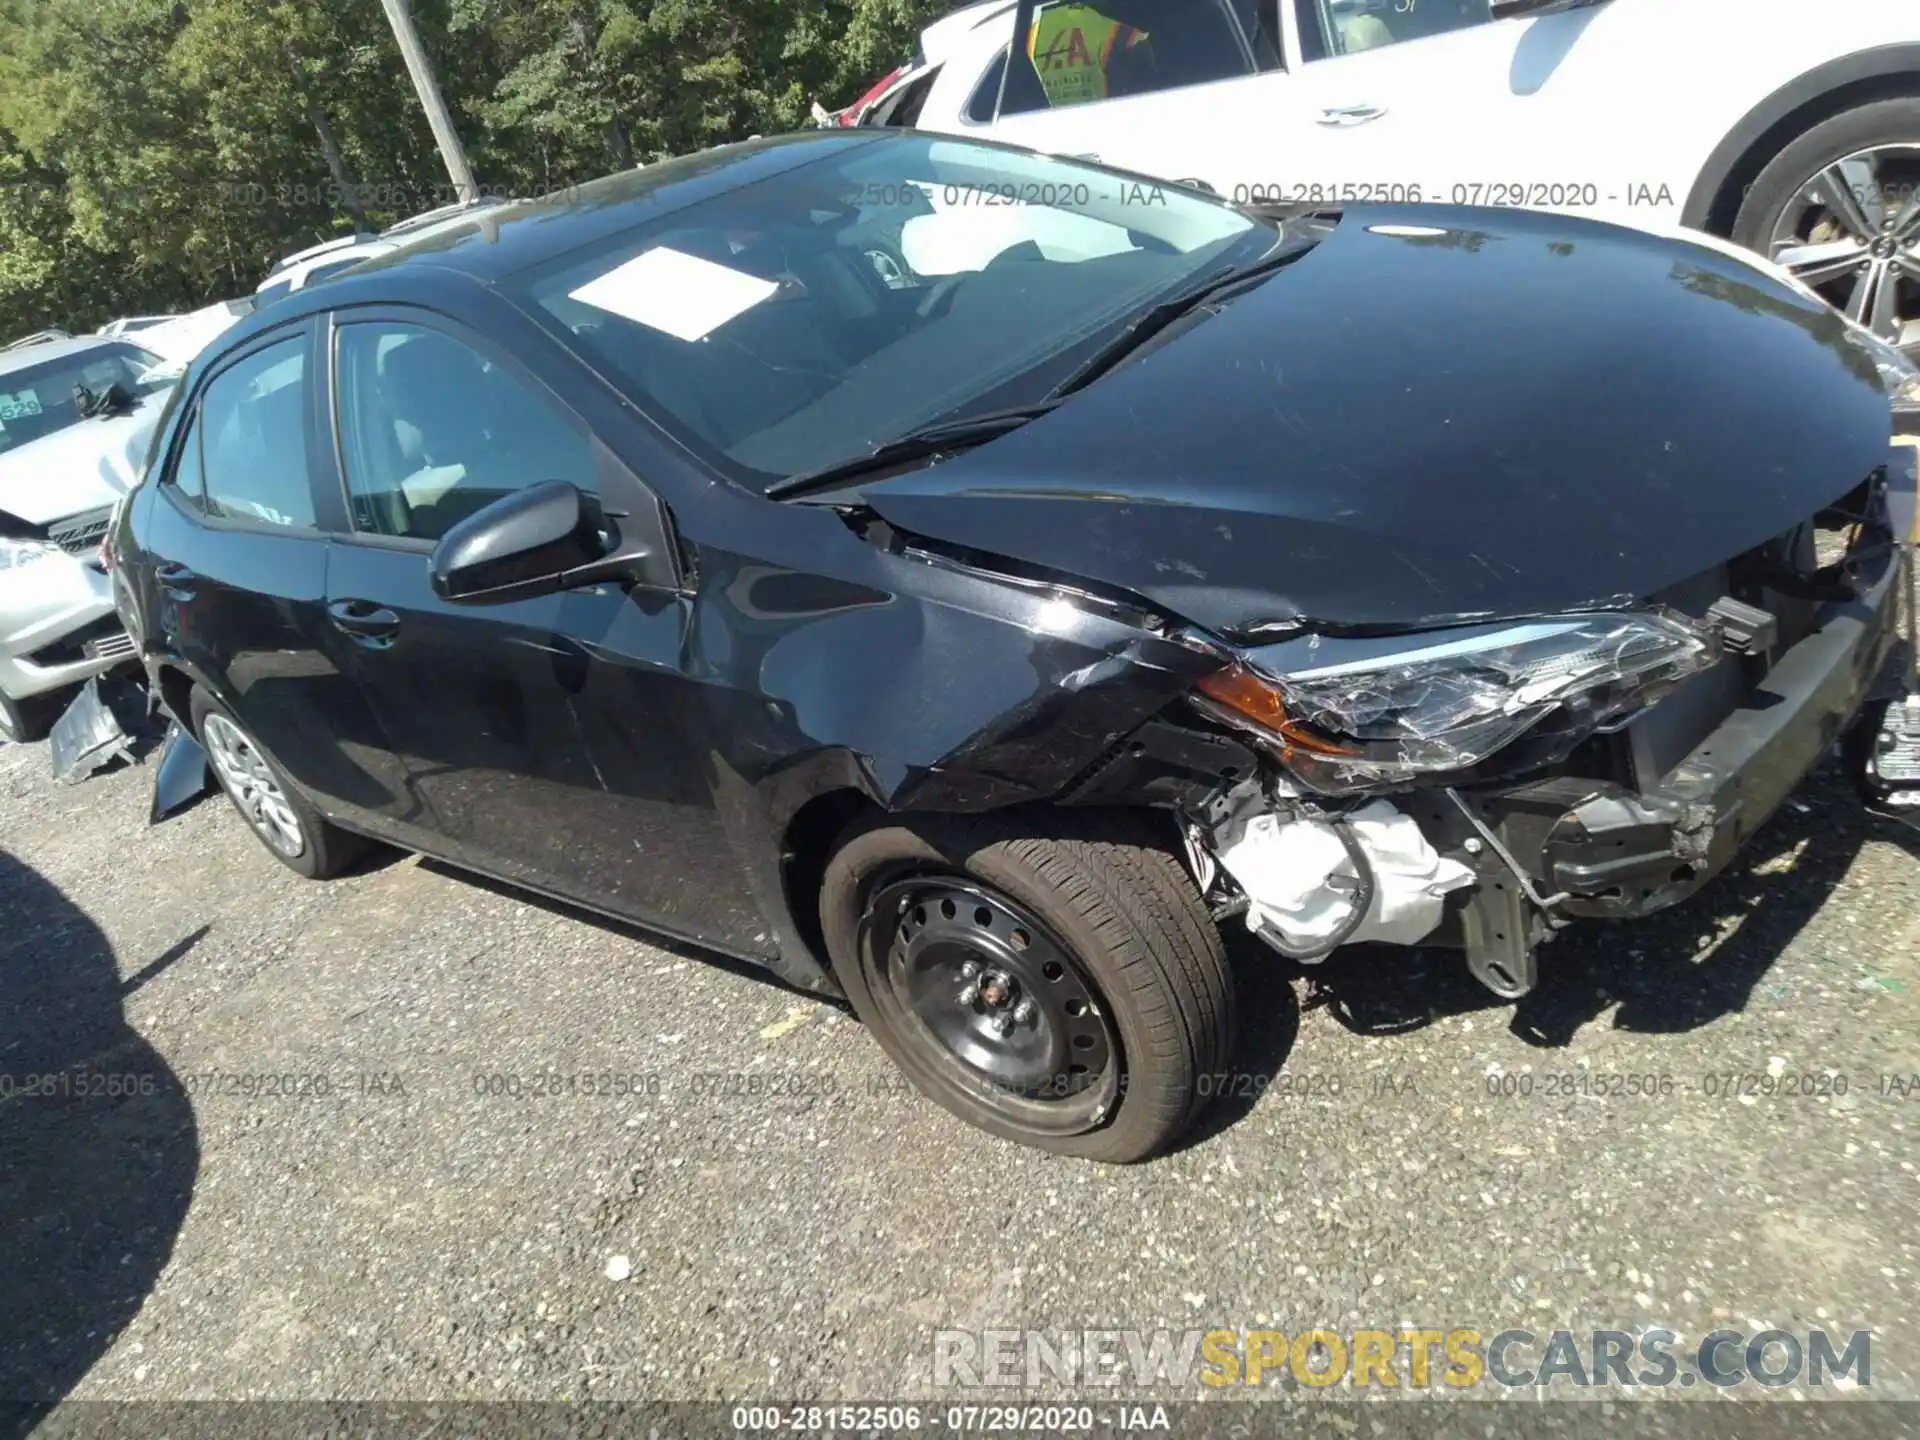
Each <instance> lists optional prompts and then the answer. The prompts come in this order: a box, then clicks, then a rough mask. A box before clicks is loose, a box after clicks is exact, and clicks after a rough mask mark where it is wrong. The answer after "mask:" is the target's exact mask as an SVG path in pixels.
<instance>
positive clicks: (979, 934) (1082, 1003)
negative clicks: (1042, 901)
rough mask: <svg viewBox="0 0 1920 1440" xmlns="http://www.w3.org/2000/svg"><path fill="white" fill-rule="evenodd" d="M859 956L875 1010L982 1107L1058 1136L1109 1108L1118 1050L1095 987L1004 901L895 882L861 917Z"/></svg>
mask: <svg viewBox="0 0 1920 1440" xmlns="http://www.w3.org/2000/svg"><path fill="white" fill-rule="evenodd" d="M860 955H861V962H862V963H863V964H864V965H865V966H866V967H867V970H868V977H867V983H868V989H869V991H870V993H872V994H873V996H874V997H875V999H876V1001H877V1003H879V1004H880V1005H881V1006H883V1007H884V1008H886V1009H888V1010H889V1011H890V1012H891V1016H890V1018H891V1019H893V1021H894V1023H896V1024H898V1025H901V1026H903V1027H911V1028H912V1029H913V1030H914V1031H915V1032H916V1033H917V1035H918V1037H919V1039H920V1042H921V1043H922V1044H924V1045H926V1046H927V1047H928V1048H929V1049H930V1050H936V1051H938V1052H939V1053H941V1054H942V1056H943V1057H944V1058H945V1059H946V1060H947V1061H949V1062H950V1063H951V1064H952V1065H954V1066H955V1067H956V1070H957V1074H956V1077H955V1078H956V1081H957V1082H958V1083H962V1084H969V1085H972V1086H973V1087H974V1088H975V1089H976V1090H977V1091H978V1093H979V1095H980V1098H981V1100H982V1102H983V1103H985V1104H988V1105H991V1106H995V1107H996V1108H998V1109H1000V1110H1002V1111H1003V1112H1004V1113H1006V1114H1007V1115H1008V1116H1009V1117H1010V1118H1015V1119H1021V1118H1024V1119H1025V1121H1026V1123H1027V1124H1029V1125H1030V1126H1033V1127H1035V1128H1037V1129H1040V1130H1043V1131H1045V1132H1047V1133H1050V1134H1060V1135H1073V1134H1078V1133H1080V1132H1082V1131H1085V1130H1089V1129H1092V1128H1093V1127H1094V1126H1096V1125H1098V1124H1099V1123H1100V1121H1101V1120H1102V1119H1103V1118H1104V1117H1105V1114H1106V1111H1107V1110H1108V1108H1110V1107H1111V1106H1112V1104H1113V1097H1114V1094H1115V1092H1116V1091H1117V1089H1118V1085H1119V1077H1120V1058H1121V1057H1120V1041H1119V1036H1118V1035H1117V1034H1116V1033H1115V1031H1114V1028H1113V1022H1112V1020H1111V1019H1110V1018H1109V1017H1108V1016H1107V1014H1106V1012H1105V1010H1104V1009H1103V1008H1102V1005H1101V1001H1100V996H1099V992H1098V990H1097V988H1096V987H1095V985H1094V982H1093V981H1092V980H1091V979H1090V978H1089V977H1088V976H1087V975H1086V973H1085V972H1084V971H1083V970H1082V969H1081V968H1080V964H1079V962H1078V961H1077V960H1076V959H1075V958H1074V956H1073V954H1072V952H1071V951H1070V950H1069V949H1068V948H1067V947H1066V946H1064V945H1062V944H1061V943H1060V942H1059V941H1058V940H1056V939H1055V938H1054V937H1053V936H1052V935H1050V934H1049V933H1048V931H1047V929H1046V927H1045V926H1043V925H1042V924H1041V923H1040V922H1039V921H1038V920H1036V919H1034V918H1033V916H1031V915H1029V914H1028V913H1027V912H1026V911H1025V910H1024V909H1023V908H1021V907H1020V906H1019V905H1017V904H1016V903H1015V902H1013V901H1012V900H1010V899H1008V898H1007V897H1006V896H1004V895H1000V894H997V893H996V892H994V891H993V890H991V889H988V888H987V887H985V886H983V885H979V884H977V883H974V882H971V881H968V880H965V879H962V878H959V877H954V876H943V875H927V876H916V877H914V878H911V879H904V880H897V881H895V882H893V883H892V884H890V885H886V886H884V887H882V888H881V889H880V890H879V891H878V892H877V893H876V894H875V896H874V898H873V901H872V903H871V904H870V905H869V906H868V907H867V911H866V915H865V917H864V924H863V927H862V935H861V945H860ZM1035 1102H1041V1103H1039V1104H1038V1105H1036V1104H1035Z"/></svg>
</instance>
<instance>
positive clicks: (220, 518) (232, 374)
mask: <svg viewBox="0 0 1920 1440" xmlns="http://www.w3.org/2000/svg"><path fill="white" fill-rule="evenodd" d="M314 333H315V327H314V326H313V325H312V324H311V323H309V322H301V323H298V324H295V325H292V326H289V327H285V328H282V329H279V330H274V331H270V332H268V333H267V334H265V335H263V336H261V337H260V339H259V340H258V341H256V342H254V343H253V344H251V345H249V346H248V347H247V348H245V349H244V350H242V351H240V352H238V353H237V354H236V355H234V356H233V357H231V358H229V359H226V360H224V361H223V362H222V363H221V365H220V368H219V369H217V370H215V371H213V372H211V373H210V374H209V375H208V376H207V378H206V379H205V380H204V381H202V382H201V384H200V385H199V386H198V388H197V389H196V391H195V393H194V395H193V396H192V397H191V398H190V400H189V402H188V407H187V413H186V414H185V415H184V416H183V417H182V419H181V422H180V423H179V424H178V425H176V426H174V427H173V429H172V440H171V449H170V451H169V453H168V455H167V457H166V460H165V462H164V466H165V468H164V469H163V470H162V472H161V473H162V476H163V479H162V482H161V484H160V485H159V487H158V490H157V492H156V495H155V498H154V501H153V504H152V507H151V510H150V512H149V518H148V522H147V523H148V532H147V540H146V546H145V548H146V549H147V550H148V551H149V552H150V553H151V554H152V555H153V556H154V557H155V559H154V574H153V585H154V593H153V602H154V603H153V615H152V628H153V629H155V630H157V631H158V632H159V635H160V636H162V637H164V644H165V647H166V648H167V649H169V650H171V651H172V652H173V653H174V654H175V655H177V656H178V657H179V658H180V659H181V660H182V661H183V662H184V664H185V666H186V668H187V669H188V670H189V672H190V673H192V674H193V675H194V676H195V678H196V679H197V680H198V681H199V683H201V684H203V685H205V686H206V687H207V688H208V689H209V690H211V691H212V693H213V695H214V697H215V698H216V699H217V700H219V701H220V702H221V703H222V704H224V705H226V706H227V707H228V708H230V709H231V710H232V711H233V712H234V713H235V714H236V715H237V716H238V717H239V718H240V720H241V722H242V723H243V724H244V725H245V726H246V727H247V729H249V730H250V731H252V732H253V734H254V735H255V737H256V738H258V739H259V741H260V742H261V744H263V745H264V746H265V747H266V749H267V752H268V753H269V754H270V755H272V756H273V758H274V759H275V760H276V761H277V762H279V764H280V765H281V767H282V768H283V769H284V770H285V771H286V772H287V774H289V775H290V776H292V777H293V779H294V781H295V782H296V783H297V784H299V785H300V786H301V788H302V789H304V790H306V791H307V792H308V793H309V794H311V795H312V796H313V798H314V800H315V801H316V803H317V804H318V805H319V806H320V808H321V809H322V810H323V811H324V812H326V813H327V814H329V815H331V816H333V817H334V818H336V819H345V820H346V821H348V823H350V824H358V825H361V826H362V827H363V828H368V824H369V821H372V820H375V819H376V818H377V817H378V816H379V815H380V814H382V813H383V812H385V811H387V810H389V809H390V808H391V805H392V802H393V800H394V792H395V790H396V788H397V787H398V786H399V782H400V780H401V772H400V771H399V770H398V769H397V767H396V766H395V765H394V764H393V761H392V758H391V756H390V755H389V754H388V753H387V751H386V741H385V737H384V736H383V735H381V734H380V732H379V730H378V728H377V726H375V725H374V724H373V722H372V719H371V715H370V712H369V711H368V710H367V707H366V705H365V703H364V702H363V700H362V699H361V696H360V693H359V691H358V689H357V688H356V686H355V685H354V683H353V681H352V680H351V679H350V678H348V677H346V676H344V675H343V674H342V673H341V671H340V668H339V666H338V663H337V661H338V649H339V647H338V646H337V645H336V644H335V643H334V638H333V632H332V630H331V628H330V627H329V626H328V625H327V623H326V614H325V597H326V574H327V551H328V540H327V536H326V527H325V525H324V524H323V520H322V512H321V506H320V503H319V501H320V498H321V497H317V496H316V493H315V490H314V487H313V476H314V474H315V473H316V470H317V468H318V467H317V466H316V464H315V453H314V452H315V445H316V440H317V435H318V433H319V432H318V424H317V412H316V405H317V402H318V399H319V392H318V389H317V387H316V386H315V384H314V379H313V376H314V365H313V342H314ZM376 828H377V827H376Z"/></svg>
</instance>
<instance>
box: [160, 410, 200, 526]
mask: <svg viewBox="0 0 1920 1440" xmlns="http://www.w3.org/2000/svg"><path fill="white" fill-rule="evenodd" d="M169 483H171V484H172V486H173V488H174V489H176V490H178V491H179V492H180V493H181V494H182V495H183V496H185V497H186V498H187V499H189V500H191V501H192V502H193V503H194V505H195V506H196V507H199V508H205V506H206V500H207V477H206V471H205V468H204V467H203V466H202V465H201V463H200V417H199V416H198V415H196V416H194V417H193V419H192V420H191V421H189V422H188V424H187V434H186V438H185V439H184V440H182V441H181V442H180V458H179V459H178V460H176V461H175V462H174V466H173V478H172V480H171V481H170V482H169Z"/></svg>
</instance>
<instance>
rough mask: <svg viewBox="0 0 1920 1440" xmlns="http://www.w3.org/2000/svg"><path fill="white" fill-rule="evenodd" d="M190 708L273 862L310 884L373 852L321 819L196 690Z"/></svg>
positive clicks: (210, 756) (218, 770)
mask: <svg viewBox="0 0 1920 1440" xmlns="http://www.w3.org/2000/svg"><path fill="white" fill-rule="evenodd" d="M190 709H191V713H192V719H193V733H194V734H195V735H197V736H199V737H200V748H201V749H203V750H204V751H206V755H207V764H208V765H209V766H211V767H212V770H213V773H214V777H215V778H216V779H218V780H219V782H220V788H221V789H222V790H223V791H225V792H226V796H227V799H228V800H230V801H232V802H233V808H234V809H235V810H237V811H239V812H240V818H241V819H243V820H245V821H246V822H247V825H248V826H249V827H250V828H251V829H252V831H253V833H254V835H255V837H256V838H257V839H258V840H259V841H260V843H261V844H263V845H265V846H266V847H267V851H268V853H269V854H271V855H272V856H273V858H274V859H276V860H278V861H279V862H280V863H281V864H282V865H285V866H286V867H287V868H288V869H289V870H291V871H293V872H294V873H295V874H296V875H303V876H305V877H306V878H307V879H309V880H329V879H332V878H333V877H334V876H336V875H339V874H342V873H344V872H345V871H346V870H347V869H348V868H350V867H351V866H352V865H353V863H354V862H355V861H357V860H358V859H360V857H361V856H363V855H364V854H366V853H367V851H368V849H369V848H371V842H369V841H367V840H364V839H362V838H361V837H360V836H358V835H354V834H351V833H350V832H348V831H345V830H342V829H341V828H340V827H339V826H337V825H334V824H331V823H330V822H328V821H327V820H325V819H323V818H322V817H321V815H320V812H319V811H317V810H315V809H314V808H313V806H312V805H311V804H309V803H308V801H307V799H306V797H305V796H304V795H302V794H301V793H300V792H299V790H298V789H296V788H295V786H294V785H293V782H292V781H290V780H289V779H288V778H287V776H286V772H284V771H283V770H281V768H280V767H279V765H277V764H276V763H274V761H273V760H272V759H271V758H270V757H269V756H268V754H267V752H266V750H265V748H264V747H262V746H261V744H260V742H259V741H257V740H255V739H254V738H253V735H252V734H251V733H250V732H249V731H248V730H247V728H246V727H245V726H243V725H242V724H241V723H240V722H239V721H238V720H236V719H235V718H234V717H233V715H232V714H231V713H230V712H229V711H228V710H227V708H226V707H225V706H224V705H221V704H220V703H219V702H218V701H216V700H215V699H214V698H213V697H212V696H211V695H209V694H208V693H207V692H206V691H205V690H202V689H200V688H199V687H198V686H196V687H195V688H194V692H193V703H192V705H191V707H190Z"/></svg>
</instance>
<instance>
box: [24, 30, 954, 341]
mask: <svg viewBox="0 0 1920 1440" xmlns="http://www.w3.org/2000/svg"><path fill="white" fill-rule="evenodd" d="M940 8H941V7H940V6H939V5H938V4H937V3H933V0H734V3H726V4H723V3H721V0H413V11H414V17H415V21H416V23H417V25H418V27H419V29H420V32H421V37H422V40H423V42H424V43H425V45H426V47H427V50H428V51H429V53H430V54H431V55H432V56H433V57H434V62H435V65H436V67H437V69H438V71H439V77H440V81H441V85H442V88H443V89H444V91H445V93H446V96H447V101H448V104H449V105H450V106H451V107H452V109H453V111H454V114H455V118H456V122H457V124H458V125H459V127H460V130H461V133H462V137H463V139H464V140H465V141H466V144H467V148H468V151H469V154H470V156H471V158H472V161H473V167H474V171H475V175H476V177H477V179H478V180H479V182H480V183H481V185H482V187H483V188H484V189H486V190H488V191H490V192H495V193H506V194H516V195H526V194H538V193H543V192H545V191H549V190H553V189H557V188H559V187H561V186H565V185H569V184H575V183H578V182H580V181H583V180H588V179H591V178H593V177H595V176H598V175H603V174H606V173H607V172H609V171H611V170H615V169H620V168H624V167H627V166H630V165H633V164H636V163H643V162H647V161H651V160H655V159H658V158H660V157H662V156H666V155H677V154H685V153H688V152H690V151H693V150H698V149H702V148H704V147H707V146H710V145H714V144H719V143H723V142H725V141H729V140H738V139H744V138H745V137H747V136H749V135H753V134H772V133H775V132H777V131H782V130H790V129H794V128H796V127H798V126H800V125H803V124H805V123H806V115H807V110H808V106H809V103H810V101H812V100H813V99H815V98H818V99H820V100H822V101H824V102H825V103H827V104H828V105H837V104H844V103H846V102H847V101H848V100H851V99H852V98H853V97H854V96H855V95H856V94H858V93H859V92H860V91H862V90H864V89H865V88H866V87H867V85H868V84H869V83H870V82H871V81H872V80H873V79H875V78H876V77H877V76H879V75H880V74H882V73H884V72H885V71H886V70H887V69H888V68H890V67H891V66H893V65H894V64H897V63H899V62H900V61H901V60H902V59H904V58H905V57H906V56H907V55H908V54H910V53H911V51H912V49H913V37H914V35H915V33H916V32H917V30H918V29H919V28H920V27H921V26H922V25H924V24H925V23H926V21H927V20H928V19H929V18H930V17H931V16H932V15H933V14H935V13H937V12H938V10H939V9H940ZM451 198H453V197H452V194H451V188H450V185H449V182H448V180H447V178H446V173H445V171H444V169H443V168H442V166H441V164H440V160H439V156H438V154H437V152H436V151H435V149H434V147H433V140H432V135H431V132H430V131H429V129H428V127H427V124H426V120H425V117H424V116H423V115H422V113H421V110H420V107H419V104H418V102H417V100H416V99H415V97H414V94H413V89H412V86H411V83H410V82H409V80H408V78H407V74H406V69H405V67H404V66H403V65H402V63H401V60H400V54H399V49H398V47H397V46H396V45H395V43H394V40H393V35H392V32H391V31H390V30H389V28H388V25H387V21H386V17H385V14H384V12H383V11H382V9H381V5H380V0H0V339H3V338H4V337H6V336H8V335H12V334H18V333H20V332H22V331H26V330H32V329H38V328H40V327H42V326H46V325H62V326H65V327H67V328H70V329H79V328H81V327H89V328H90V327H92V326H94V325H97V324H99V323H101V322H102V321H104V320H107V319H110V318H112V317H113V316H116V315H122V314H130V313H138V312H146V311H160V310H174V309H181V308H187V307H191V306H196V305H202V304H206V303H209V302H210V301H213V300H216V299H223V298H227V297H229V296H233V295H237V294H242V293H245V292H246V291H247V290H249V289H251V288H252V286H253V285H254V284H255V283H257V281H258V280H259V278H260V276H261V275H262V274H263V273H264V272H265V271H266V269H267V268H268V267H269V266H270V265H271V264H272V263H273V261H274V260H276V259H278V258H279V257H280V256H282V255H285V254H286V253H288V252H289V251H292V250H295V249H298V248H301V247H302V246H304V245H308V244H311V243H313V242H315V241H316V240H319V239H323V238H326V237H328V236H332V235H336V234H346V233H349V232H350V231H352V230H354V229H357V228H364V227H368V226H374V227H377V226H380V225H383V224H388V223H391V222H392V221H394V220H396V219H399V218H402V217H403V216H406V215H409V214H415V213H418V212H419V211H421V210H424V209H427V208H430V207H431V206H433V205H435V204H440V203H444V202H445V201H447V200H449V199H451Z"/></svg>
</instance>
